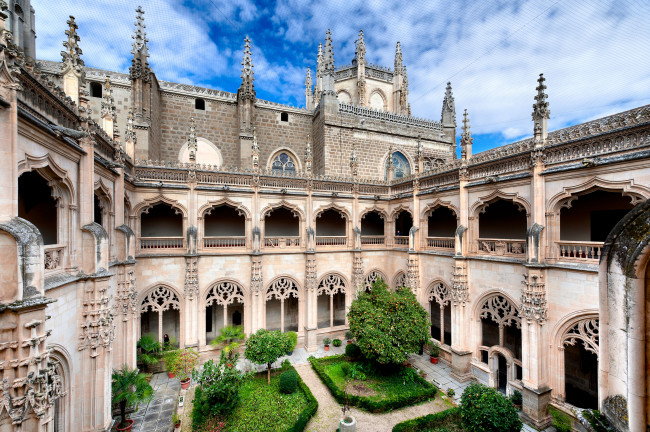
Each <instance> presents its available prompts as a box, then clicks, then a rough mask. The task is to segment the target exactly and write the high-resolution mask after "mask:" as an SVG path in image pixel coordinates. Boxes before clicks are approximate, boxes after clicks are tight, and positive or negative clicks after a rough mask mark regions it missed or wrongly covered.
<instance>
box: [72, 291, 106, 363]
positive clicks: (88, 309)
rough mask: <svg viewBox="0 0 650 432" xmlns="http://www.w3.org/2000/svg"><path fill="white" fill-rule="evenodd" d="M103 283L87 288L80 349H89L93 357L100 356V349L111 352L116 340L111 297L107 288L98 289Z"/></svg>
mask: <svg viewBox="0 0 650 432" xmlns="http://www.w3.org/2000/svg"><path fill="white" fill-rule="evenodd" d="M101 283H102V282H99V281H97V282H95V283H93V284H91V285H90V287H89V288H86V293H85V296H84V303H83V312H82V320H81V321H82V324H81V334H80V335H79V339H80V342H79V345H78V349H79V351H83V350H86V349H88V350H89V354H90V356H91V357H96V356H97V355H99V353H98V352H97V349H98V348H100V347H103V348H105V349H106V350H107V351H110V349H111V347H112V345H113V339H114V338H115V325H114V324H113V313H112V310H111V307H110V306H109V303H110V300H111V297H110V296H108V295H107V294H106V291H107V289H106V288H105V287H101V288H97V287H96V285H97V284H101Z"/></svg>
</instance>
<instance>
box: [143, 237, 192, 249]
mask: <svg viewBox="0 0 650 432" xmlns="http://www.w3.org/2000/svg"><path fill="white" fill-rule="evenodd" d="M184 247H185V244H184V238H183V237H140V249H183V248H184Z"/></svg>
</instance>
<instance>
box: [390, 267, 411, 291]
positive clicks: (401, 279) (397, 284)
mask: <svg viewBox="0 0 650 432" xmlns="http://www.w3.org/2000/svg"><path fill="white" fill-rule="evenodd" d="M405 286H408V278H407V277H406V273H404V272H403V271H400V272H398V273H397V275H396V276H395V278H394V279H393V288H394V289H396V290H397V289H399V288H402V287H405Z"/></svg>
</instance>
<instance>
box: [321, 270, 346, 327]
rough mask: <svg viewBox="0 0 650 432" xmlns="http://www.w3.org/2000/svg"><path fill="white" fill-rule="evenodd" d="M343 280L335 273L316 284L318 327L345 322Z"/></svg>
mask: <svg viewBox="0 0 650 432" xmlns="http://www.w3.org/2000/svg"><path fill="white" fill-rule="evenodd" d="M345 288H346V287H345V281H344V280H343V278H342V277H341V276H339V275H337V274H329V275H327V276H325V277H324V278H323V279H322V280H321V281H320V284H318V291H317V294H318V300H317V309H318V328H328V327H334V326H339V325H344V324H345Z"/></svg>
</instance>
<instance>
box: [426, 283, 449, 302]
mask: <svg viewBox="0 0 650 432" xmlns="http://www.w3.org/2000/svg"><path fill="white" fill-rule="evenodd" d="M450 286H451V285H450V284H448V283H447V282H445V281H444V280H442V279H434V280H432V281H431V282H430V283H429V286H428V287H427V290H426V291H425V292H426V296H427V299H428V301H431V300H433V299H436V300H437V301H438V303H440V304H441V305H443V306H447V305H448V304H449V303H450V302H451V290H450V288H449V287H450Z"/></svg>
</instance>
